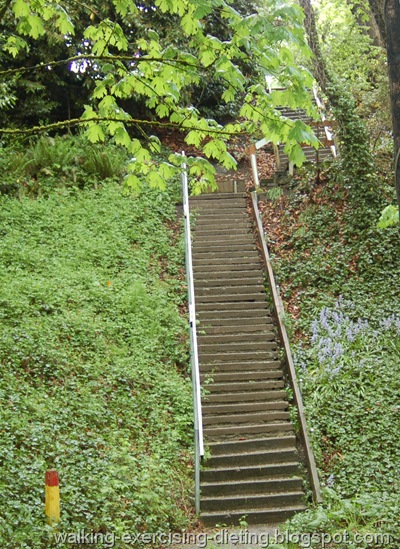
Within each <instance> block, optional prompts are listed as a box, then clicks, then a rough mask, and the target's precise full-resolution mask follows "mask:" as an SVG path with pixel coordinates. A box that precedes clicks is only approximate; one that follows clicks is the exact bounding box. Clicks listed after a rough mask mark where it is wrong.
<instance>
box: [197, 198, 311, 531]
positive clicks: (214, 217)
mask: <svg viewBox="0 0 400 549" xmlns="http://www.w3.org/2000/svg"><path fill="white" fill-rule="evenodd" d="M190 203H191V211H194V213H195V230H194V242H193V269H194V287H195V296H196V309H197V312H198V315H197V316H198V320H199V325H198V327H197V333H198V350H199V360H200V374H201V380H202V386H203V390H204V391H205V396H203V399H202V409H203V426H204V436H205V442H206V444H207V446H208V448H209V449H210V452H211V457H210V458H208V459H207V460H206V463H205V466H204V467H203V469H202V472H201V516H200V518H201V520H202V522H203V524H204V525H206V526H215V525H216V524H221V523H224V524H227V525H231V524H238V523H239V521H240V519H241V518H242V517H245V518H246V521H247V522H248V523H249V524H276V523H278V522H280V521H283V520H285V519H287V518H288V517H290V516H292V515H293V514H294V513H296V512H298V511H302V510H304V508H305V501H304V500H305V496H304V493H303V489H302V478H301V475H300V460H299V456H298V453H297V449H296V438H295V434H294V429H293V424H292V422H291V419H290V413H289V403H288V400H287V394H286V391H285V382H284V379H283V370H282V366H281V362H280V360H279V345H278V342H277V335H276V329H275V327H274V323H273V320H272V318H271V316H270V309H269V305H268V302H267V295H266V292H265V287H264V277H263V272H262V267H261V263H260V258H259V255H258V252H257V248H256V245H255V237H254V234H253V231H252V225H251V222H250V217H249V214H248V212H247V208H246V201H245V198H244V196H243V195H240V194H233V193H226V194H218V193H215V194H210V195H203V196H200V197H192V198H191V199H190Z"/></svg>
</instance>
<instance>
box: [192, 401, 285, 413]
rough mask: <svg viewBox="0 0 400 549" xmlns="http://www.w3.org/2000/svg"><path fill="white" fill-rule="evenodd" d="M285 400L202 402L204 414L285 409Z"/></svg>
mask: <svg viewBox="0 0 400 549" xmlns="http://www.w3.org/2000/svg"><path fill="white" fill-rule="evenodd" d="M288 407H289V403H288V402H287V401H286V400H269V401H267V402H237V403H235V404H203V407H202V410H203V414H204V416H207V415H218V414H234V413H235V414H241V413H242V412H243V413H249V412H262V411H266V410H287V408H288Z"/></svg>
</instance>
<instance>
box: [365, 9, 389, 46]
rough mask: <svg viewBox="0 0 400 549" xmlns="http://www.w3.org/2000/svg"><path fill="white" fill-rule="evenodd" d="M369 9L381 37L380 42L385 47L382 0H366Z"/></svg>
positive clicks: (385, 37)
mask: <svg viewBox="0 0 400 549" xmlns="http://www.w3.org/2000/svg"><path fill="white" fill-rule="evenodd" d="M368 4H369V9H370V10H371V14H372V16H373V19H374V21H375V23H376V27H377V29H378V32H379V35H380V37H381V41H382V44H383V45H384V47H386V42H387V36H386V27H385V19H384V16H383V2H382V0H368Z"/></svg>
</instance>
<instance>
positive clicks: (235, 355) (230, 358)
mask: <svg viewBox="0 0 400 549" xmlns="http://www.w3.org/2000/svg"><path fill="white" fill-rule="evenodd" d="M276 349H277V348H276V347H275V348H272V349H270V350H268V351H266V350H261V351H236V352H230V353H228V352H205V351H202V350H201V349H199V356H200V364H201V365H203V364H219V363H223V362H246V361H248V362H259V361H260V360H261V361H264V360H273V361H274V360H277V358H278V352H277V350H276Z"/></svg>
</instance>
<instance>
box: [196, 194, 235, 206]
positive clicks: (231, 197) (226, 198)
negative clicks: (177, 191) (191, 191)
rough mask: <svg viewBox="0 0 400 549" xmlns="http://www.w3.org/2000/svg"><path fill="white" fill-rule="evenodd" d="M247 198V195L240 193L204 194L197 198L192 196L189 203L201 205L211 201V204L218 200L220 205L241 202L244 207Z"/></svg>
mask: <svg viewBox="0 0 400 549" xmlns="http://www.w3.org/2000/svg"><path fill="white" fill-rule="evenodd" d="M245 198H246V195H245V194H240V193H204V194H199V195H196V196H191V197H190V198H189V201H190V202H193V203H194V204H199V205H201V204H204V203H205V202H207V200H209V201H210V203H211V202H212V201H214V200H217V201H218V204H222V203H223V202H227V203H233V202H238V203H239V202H240V203H241V204H242V205H243V203H244V200H245Z"/></svg>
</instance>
